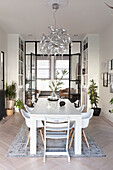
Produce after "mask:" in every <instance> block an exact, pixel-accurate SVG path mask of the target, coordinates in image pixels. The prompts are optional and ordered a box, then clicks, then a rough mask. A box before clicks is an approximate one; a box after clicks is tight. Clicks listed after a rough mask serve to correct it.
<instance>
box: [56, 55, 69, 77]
mask: <svg viewBox="0 0 113 170" xmlns="http://www.w3.org/2000/svg"><path fill="white" fill-rule="evenodd" d="M64 69H66V70H67V71H68V74H67V75H65V76H64V78H63V79H65V80H66V79H69V57H68V56H64V57H63V59H59V58H56V59H55V78H56V73H57V71H58V72H59V73H60V74H59V75H58V76H57V77H58V78H60V77H61V71H62V70H64Z"/></svg>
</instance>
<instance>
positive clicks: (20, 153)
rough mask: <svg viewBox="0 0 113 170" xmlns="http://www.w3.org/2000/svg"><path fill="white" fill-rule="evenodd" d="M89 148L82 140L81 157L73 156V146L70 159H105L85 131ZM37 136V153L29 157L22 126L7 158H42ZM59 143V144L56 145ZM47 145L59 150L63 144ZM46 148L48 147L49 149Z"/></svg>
mask: <svg viewBox="0 0 113 170" xmlns="http://www.w3.org/2000/svg"><path fill="white" fill-rule="evenodd" d="M85 133H86V136H87V139H88V142H89V145H90V148H89V149H88V147H87V146H86V143H85V142H84V139H83V140H82V154H81V155H74V151H73V144H72V147H71V148H70V150H69V153H70V156H71V157H105V156H106V155H105V154H104V153H103V151H102V150H101V149H100V148H99V146H98V145H97V144H96V143H95V141H94V140H93V139H92V138H91V137H90V136H89V135H88V134H87V132H86V131H85ZM37 135H38V147H37V153H36V155H30V145H28V147H27V148H26V149H25V145H26V141H27V137H28V128H27V127H26V125H25V124H23V125H22V127H21V128H20V130H19V132H18V134H17V136H16V137H15V139H14V141H13V143H12V144H11V146H10V148H9V150H8V153H7V157H43V143H42V140H41V136H40V132H39V131H38V132H37ZM58 142H59V143H58ZM48 145H51V146H53V145H54V147H55V145H56V146H59V147H60V148H62V147H64V145H65V144H64V142H63V141H62V140H59V141H58V140H56V142H55V140H54V141H52V140H51V142H50V141H48ZM51 146H48V147H51Z"/></svg>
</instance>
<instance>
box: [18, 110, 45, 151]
mask: <svg viewBox="0 0 113 170" xmlns="http://www.w3.org/2000/svg"><path fill="white" fill-rule="evenodd" d="M21 113H22V115H23V117H24V118H25V122H26V125H27V127H28V128H30V127H31V120H30V114H29V113H28V112H25V111H24V110H23V109H21ZM36 127H37V128H40V134H41V138H42V142H43V144H44V137H43V136H44V134H43V127H44V125H43V123H42V121H37V122H36ZM29 140H30V131H29V134H28V139H27V143H26V146H25V148H27V146H28V144H29Z"/></svg>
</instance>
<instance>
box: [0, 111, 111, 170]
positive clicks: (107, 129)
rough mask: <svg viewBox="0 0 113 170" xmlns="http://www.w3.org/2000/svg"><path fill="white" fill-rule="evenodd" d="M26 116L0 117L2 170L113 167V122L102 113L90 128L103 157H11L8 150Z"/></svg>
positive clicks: (0, 161) (92, 121)
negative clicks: (69, 159) (104, 117)
mask: <svg viewBox="0 0 113 170" xmlns="http://www.w3.org/2000/svg"><path fill="white" fill-rule="evenodd" d="M23 121H24V119H23V117H22V116H21V114H20V113H16V114H14V115H13V116H11V117H6V118H5V119H4V120H2V121H0V170H15V169H17V170H40V169H43V170H67V169H69V170H74V169H76V170H93V169H94V170H113V124H112V123H111V124H110V122H109V121H106V120H104V119H103V118H102V117H93V118H92V120H91V121H90V125H89V127H88V128H87V132H88V133H89V135H90V136H91V137H92V138H93V139H94V140H95V141H96V143H97V144H98V145H99V146H100V148H101V149H102V150H103V152H104V153H105V154H106V157H100V158H97V157H95V158H71V162H70V163H68V161H67V158H47V160H46V163H43V159H42V158H11V157H10V158H9V157H6V153H7V151H8V149H9V147H10V145H11V143H12V141H13V139H14V137H15V136H16V134H17V133H18V130H19V129H20V127H21V125H22V123H23Z"/></svg>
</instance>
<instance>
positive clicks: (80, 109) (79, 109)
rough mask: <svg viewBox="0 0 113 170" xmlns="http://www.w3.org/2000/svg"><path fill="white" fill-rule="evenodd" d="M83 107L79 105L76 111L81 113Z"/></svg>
mask: <svg viewBox="0 0 113 170" xmlns="http://www.w3.org/2000/svg"><path fill="white" fill-rule="evenodd" d="M84 107H85V105H81V106H80V107H77V108H76V109H77V110H78V111H79V112H80V113H81V112H82V111H83V110H84Z"/></svg>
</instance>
